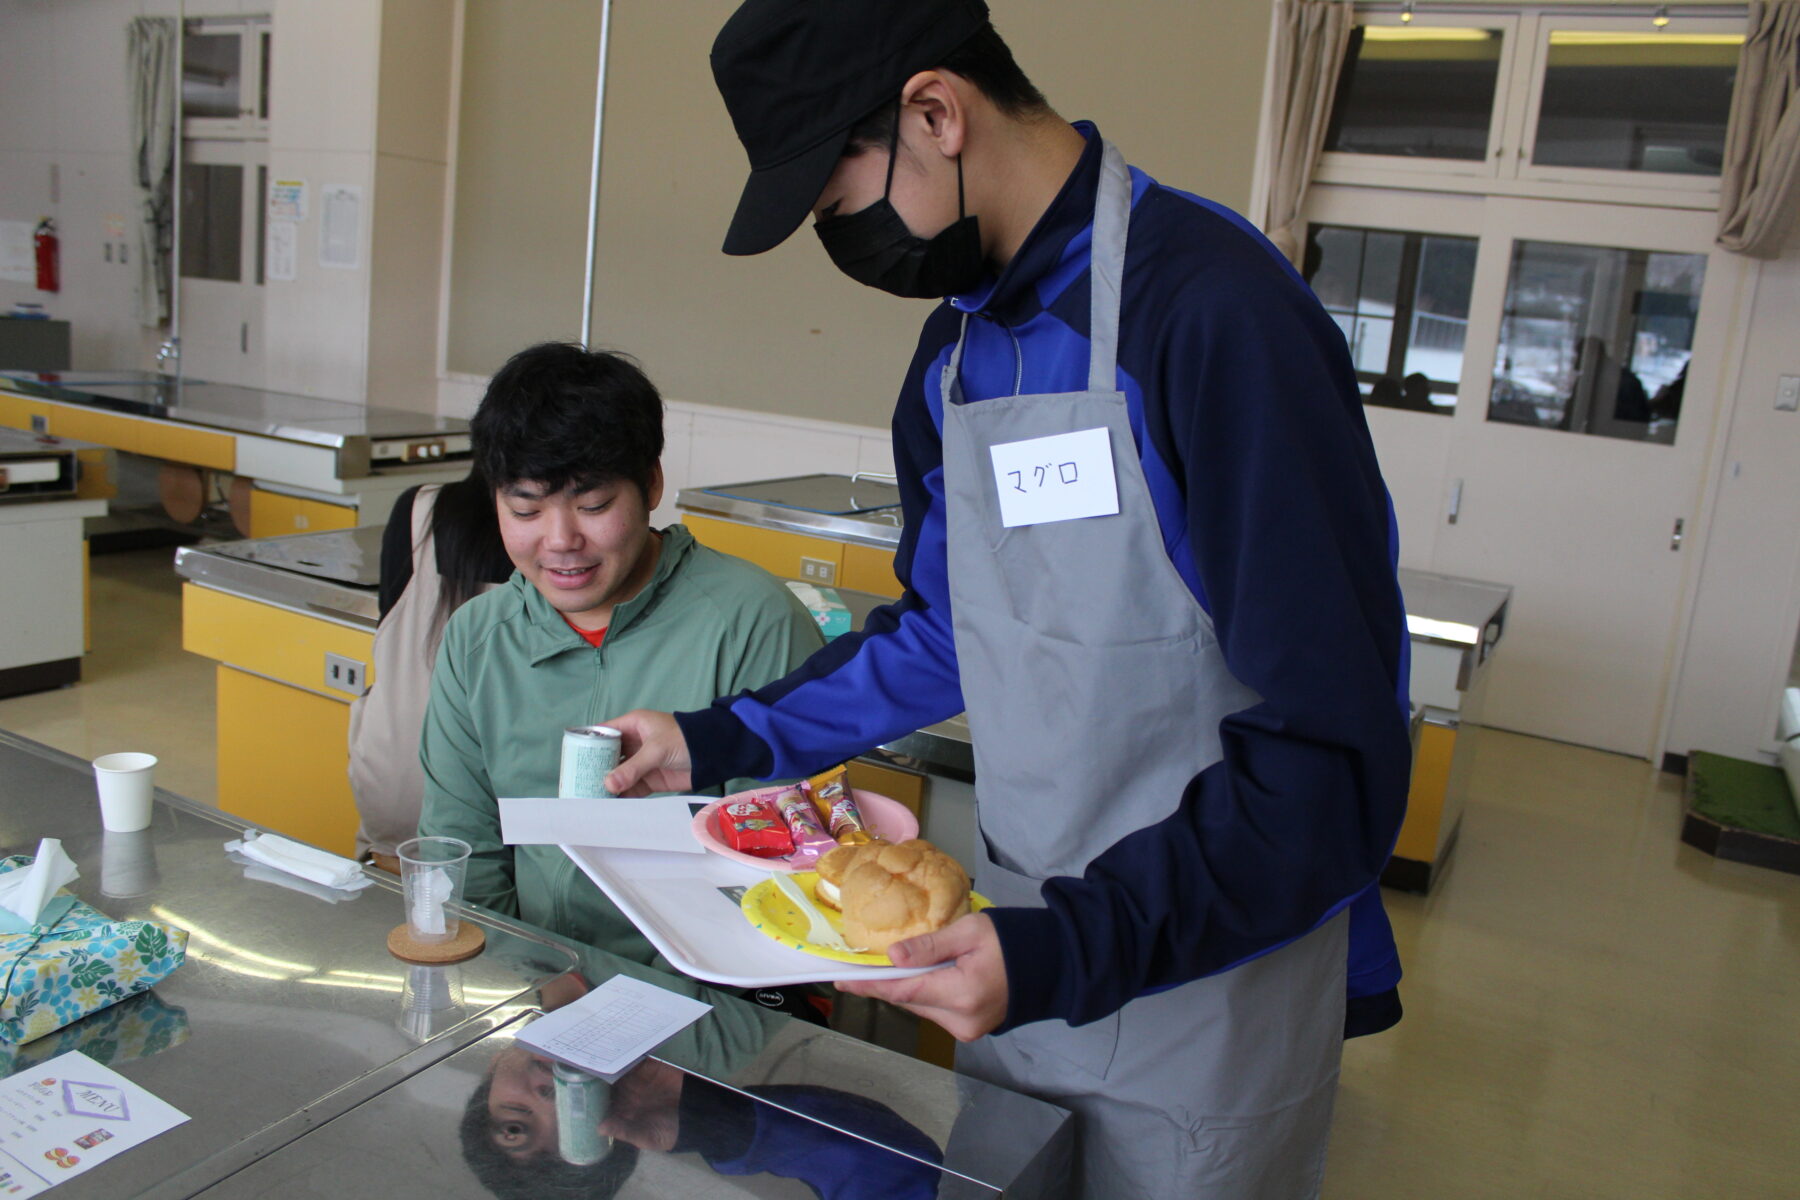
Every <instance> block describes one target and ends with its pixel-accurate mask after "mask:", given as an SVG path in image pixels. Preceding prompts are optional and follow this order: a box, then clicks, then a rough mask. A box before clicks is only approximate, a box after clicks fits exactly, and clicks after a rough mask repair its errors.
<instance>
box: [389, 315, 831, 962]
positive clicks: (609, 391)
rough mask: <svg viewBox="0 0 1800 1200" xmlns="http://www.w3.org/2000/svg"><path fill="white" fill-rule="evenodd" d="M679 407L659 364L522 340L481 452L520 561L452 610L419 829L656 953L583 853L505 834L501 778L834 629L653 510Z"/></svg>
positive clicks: (500, 378)
mask: <svg viewBox="0 0 1800 1200" xmlns="http://www.w3.org/2000/svg"><path fill="white" fill-rule="evenodd" d="M662 416H663V410H662V400H661V398H660V397H659V396H658V395H657V393H656V389H655V387H654V386H652V385H651V383H650V381H649V380H648V379H647V378H645V377H644V374H643V372H641V371H639V370H638V369H637V368H636V367H635V366H633V365H631V364H630V363H628V362H626V361H625V360H623V359H621V358H619V357H617V356H615V355H611V354H596V353H589V352H588V351H586V350H583V349H581V348H580V347H577V346H568V345H558V344H547V345H542V346H535V347H533V348H532V349H529V350H526V351H523V352H521V353H519V354H518V355H515V356H514V357H513V359H512V360H511V361H509V362H508V363H507V364H506V365H505V366H504V367H502V368H501V369H500V371H499V373H498V374H496V375H495V376H494V378H493V380H492V381H491V382H490V383H489V384H488V389H487V394H486V396H484V397H483V399H482V402H481V407H480V409H478V410H477V411H476V413H475V418H474V421H473V423H472V440H473V442H474V452H475V463H476V466H477V468H478V469H479V470H480V471H481V472H482V474H483V476H484V478H485V479H486V481H487V483H488V484H489V485H490V486H491V487H492V488H493V492H494V504H495V510H496V512H497V513H498V516H499V524H500V536H501V540H502V541H503V542H504V543H505V547H506V553H507V556H508V557H509V558H511V559H512V562H513V566H514V567H515V568H516V569H515V570H514V571H513V574H512V578H510V579H509V580H507V582H506V583H504V584H502V585H501V586H500V587H498V588H496V589H494V590H493V591H490V592H488V593H487V594H486V595H483V596H480V597H477V598H476V599H474V600H471V601H469V602H468V603H467V604H465V605H463V607H462V608H460V609H458V610H457V612H456V615H455V616H453V617H452V618H451V619H450V622H449V624H448V625H447V626H446V627H445V629H444V637H443V645H442V646H441V647H440V649H439V651H438V657H437V665H436V666H435V667H434V668H433V671H432V677H431V699H430V702H429V704H428V705H427V708H426V712H425V725H424V728H423V730H422V732H421V737H420V742H419V757H420V760H421V762H422V763H423V765H424V769H425V792H424V808H423V811H422V813H421V814H420V818H419V832H420V833H421V834H438V835H444V836H448V837H456V838H461V839H462V840H464V841H466V842H468V843H469V845H470V846H471V847H473V851H474V852H473V854H472V855H471V857H470V860H469V868H468V878H467V884H466V895H467V898H468V899H469V900H470V901H471V902H473V903H475V904H481V905H485V906H486V907H488V908H491V909H494V910H496V911H498V912H502V913H506V914H508V915H511V916H517V917H519V918H521V919H522V920H525V921H528V922H530V923H531V924H533V925H537V926H540V927H541V928H544V929H548V930H550V931H552V932H554V933H557V934H561V935H563V936H565V937H568V938H572V939H574V940H575V941H578V942H584V943H587V944H588V945H592V946H598V947H600V948H602V949H604V950H608V951H610V952H612V953H614V954H617V955H620V956H622V957H625V958H630V959H634V960H636V961H638V962H645V963H648V962H650V961H651V960H652V958H653V957H654V952H653V950H652V948H651V946H650V944H649V943H648V942H647V941H646V940H645V939H644V937H643V935H641V934H640V933H638V931H637V930H636V929H635V928H634V927H633V926H632V924H631V922H630V921H629V920H627V919H626V918H625V916H624V915H623V914H622V913H620V912H619V910H618V909H617V908H616V907H614V905H613V904H612V902H611V901H609V900H608V899H607V898H606V896H605V895H604V894H603V893H602V892H601V891H600V890H599V889H598V888H596V887H595V886H594V884H593V883H592V882H591V881H589V880H588V878H587V877H586V876H585V875H583V874H582V873H581V872H580V871H579V870H578V869H577V868H576V866H575V864H574V863H573V862H571V861H570V860H569V858H568V856H567V855H565V854H563V852H562V851H561V850H559V849H557V848H556V847H555V846H507V845H505V844H503V843H502V842H501V839H500V814H499V806H498V804H497V803H496V797H499V796H554V795H556V784H557V770H558V766H559V756H560V754H561V746H562V734H563V730H564V729H566V728H568V727H570V726H574V725H589V724H593V723H594V722H597V721H599V720H600V719H601V718H603V717H605V716H607V715H608V714H610V713H616V712H627V711H630V710H631V709H635V708H650V709H658V710H661V711H664V712H669V711H681V710H684V709H692V708H701V707H704V706H705V705H707V704H710V703H711V702H712V699H713V697H715V696H721V695H730V694H733V693H736V692H739V691H742V690H743V689H745V688H755V687H760V686H762V685H763V684H766V683H768V682H770V681H772V680H775V679H779V678H780V677H782V676H783V675H785V674H787V673H788V672H789V671H791V670H793V669H794V668H795V667H797V666H799V665H800V663H801V662H802V661H803V660H804V659H805V658H806V657H807V655H809V654H811V653H812V652H813V651H814V650H816V649H818V647H819V646H820V645H821V644H822V639H821V637H820V635H819V630H818V627H817V625H815V624H814V623H813V620H812V618H811V617H810V616H809V615H808V614H807V612H806V610H805V608H803V607H802V606H801V605H800V603H799V601H798V600H796V599H795V598H794V597H793V595H792V594H791V593H789V592H788V590H787V588H785V587H784V586H782V584H781V583H780V582H779V581H778V580H776V579H775V577H774V576H772V575H770V574H769V573H768V572H766V571H764V570H763V569H762V568H760V567H756V566H753V565H752V564H750V563H747V562H745V561H743V560H742V559H738V558H733V557H731V556H729V555H726V554H720V553H719V552H717V551H715V550H709V549H707V548H706V547H704V546H701V545H698V544H697V543H695V541H694V539H693V537H692V535H691V534H689V533H688V531H687V529H686V528H685V527H683V526H681V525H671V526H669V527H668V528H667V529H663V530H660V531H659V530H655V529H652V528H651V527H650V512H651V510H652V509H654V508H655V507H656V505H657V503H658V502H659V501H660V500H661V498H662V486H663V477H662V467H661V464H660V459H661V456H662V447H663V428H662ZM735 786H744V787H748V786H751V781H749V780H745V781H743V782H742V783H741V785H735Z"/></svg>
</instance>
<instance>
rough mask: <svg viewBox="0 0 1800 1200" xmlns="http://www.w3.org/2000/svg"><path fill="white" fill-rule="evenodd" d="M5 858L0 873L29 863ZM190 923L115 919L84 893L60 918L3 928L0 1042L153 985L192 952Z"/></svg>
mask: <svg viewBox="0 0 1800 1200" xmlns="http://www.w3.org/2000/svg"><path fill="white" fill-rule="evenodd" d="M30 863H31V859H30V858H28V857H24V856H15V857H12V858H6V859H0V874H5V873H6V872H8V871H12V870H15V869H17V868H19V867H24V866H29V865H30ZM187 939H188V935H187V930H185V929H176V928H175V927H174V926H172V925H164V924H162V923H161V922H159V921H115V920H113V919H112V918H111V917H108V916H107V915H106V914H105V913H102V912H100V911H99V910H97V909H95V908H92V907H90V906H88V905H86V904H83V903H81V902H80V901H79V900H77V901H75V903H74V905H73V907H71V908H70V909H69V910H68V912H67V913H65V914H64V915H63V916H62V918H61V919H60V920H57V921H55V922H53V923H52V924H50V925H34V926H33V927H32V928H31V929H29V930H27V931H26V932H24V933H9V934H0V981H3V983H4V989H5V990H4V992H0V1042H5V1043H11V1044H15V1045H16V1044H18V1043H20V1042H29V1041H31V1040H32V1039H33V1038H39V1037H43V1036H44V1035H45V1034H47V1033H52V1032H54V1031H56V1030H58V1029H61V1028H62V1027H63V1026H64V1025H67V1024H69V1023H70V1022H72V1021H79V1020H80V1019H81V1018H82V1017H85V1016H87V1015H88V1014H89V1013H91V1012H98V1011H99V1010H100V1009H103V1008H105V1007H107V1006H108V1005H110V1004H115V1003H117V1002H118V1001H120V1000H123V999H125V998H126V997H127V996H135V995H137V994H138V993H139V992H142V991H147V990H148V989H150V988H152V987H155V986H156V985H157V984H158V983H159V982H161V981H162V980H163V979H165V978H166V977H167V976H168V975H169V974H170V973H171V972H173V971H174V970H175V968H176V967H179V966H180V965H181V964H182V961H183V960H184V959H185V958H186V957H187Z"/></svg>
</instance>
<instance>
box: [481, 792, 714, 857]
mask: <svg viewBox="0 0 1800 1200" xmlns="http://www.w3.org/2000/svg"><path fill="white" fill-rule="evenodd" d="M499 803H500V840H501V841H503V842H505V843H506V844H507V845H508V846H605V847H608V848H610V849H615V850H668V851H672V852H674V853H678V854H705V853H706V847H704V846H702V845H701V844H700V843H699V842H697V841H695V840H694V805H695V804H696V803H698V804H702V805H705V804H711V803H712V797H710V796H651V797H648V798H646V799H642V800H620V799H600V800H575V799H568V798H564V797H555V796H549V797H543V796H539V797H507V796H503V797H501V798H500V801H499Z"/></svg>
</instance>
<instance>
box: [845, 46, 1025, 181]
mask: <svg viewBox="0 0 1800 1200" xmlns="http://www.w3.org/2000/svg"><path fill="white" fill-rule="evenodd" d="M934 65H935V66H936V67H937V68H938V69H939V70H943V71H949V72H951V73H952V74H956V75H961V76H962V77H963V78H964V79H967V80H968V81H969V82H970V83H972V84H974V85H975V87H976V90H978V91H979V92H980V93H981V94H982V95H983V96H986V97H987V99H988V101H989V103H991V104H992V105H993V106H994V107H995V108H997V109H999V110H1000V111H1001V112H1003V113H1005V114H1006V115H1007V116H1009V117H1012V118H1014V119H1019V118H1024V117H1035V116H1041V115H1042V114H1044V113H1046V112H1048V111H1049V110H1050V105H1049V103H1048V102H1047V101H1046V100H1045V99H1044V93H1042V92H1040V91H1038V89H1037V85H1036V84H1034V83H1032V82H1031V80H1030V79H1029V78H1028V77H1027V76H1026V74H1025V72H1024V71H1023V70H1021V69H1020V68H1019V64H1018V62H1017V61H1016V60H1015V59H1014V58H1013V52H1012V48H1011V47H1009V46H1008V45H1007V44H1006V42H1005V40H1004V39H1002V38H1001V36H1000V32H999V30H997V29H995V28H994V26H993V24H992V23H991V22H990V23H988V24H984V25H983V26H982V27H981V28H980V29H978V30H976V31H975V34H974V36H972V37H971V38H969V40H968V41H966V42H964V43H963V44H962V45H960V46H958V47H957V48H956V49H954V50H952V51H950V53H949V54H947V55H945V56H944V60H943V61H942V62H940V63H936V64H934ZM899 107H900V98H899V97H898V96H896V97H894V99H892V100H889V101H888V102H887V103H885V104H883V105H882V106H881V107H880V108H878V109H876V110H875V111H874V112H872V113H870V114H869V115H868V116H866V117H864V118H863V119H862V120H860V121H858V122H857V123H856V124H855V125H853V126H851V127H850V142H849V146H848V152H849V153H852V154H856V153H859V152H861V151H863V150H874V149H886V148H887V147H889V146H892V145H893V144H894V127H895V124H896V122H897V120H898V117H899V112H898V110H899Z"/></svg>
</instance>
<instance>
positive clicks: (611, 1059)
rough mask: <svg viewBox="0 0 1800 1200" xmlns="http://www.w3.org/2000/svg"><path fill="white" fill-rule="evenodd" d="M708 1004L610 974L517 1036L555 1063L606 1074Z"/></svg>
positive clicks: (626, 1065) (633, 1061)
mask: <svg viewBox="0 0 1800 1200" xmlns="http://www.w3.org/2000/svg"><path fill="white" fill-rule="evenodd" d="M711 1010H712V1005H710V1004H707V1003H705V1002H704V1001H700V1000H694V999H690V998H689V997H687V996H678V995H676V994H675V993H674V992H671V991H667V990H666V989H664V988H659V987H657V986H656V985H655V984H653V983H645V982H644V981H643V980H641V979H633V978H631V977H630V976H629V975H614V976H613V977H612V978H611V979H609V980H607V981H606V982H605V983H603V984H601V985H600V986H599V987H597V988H595V989H594V990H593V991H591V992H589V993H588V994H587V995H585V996H583V997H582V998H581V999H579V1000H577V1001H575V1003H573V1004H568V1005H564V1006H563V1007H562V1008H559V1009H557V1010H556V1011H555V1012H553V1013H550V1014H548V1015H546V1016H543V1017H539V1018H538V1019H537V1020H535V1021H533V1022H532V1023H531V1024H529V1025H527V1026H526V1027H525V1028H524V1029H523V1030H521V1031H520V1032H519V1040H520V1041H521V1042H523V1043H525V1044H526V1045H527V1046H530V1047H531V1048H532V1049H534V1050H536V1051H538V1052H539V1053H541V1054H544V1055H547V1056H548V1057H550V1058H554V1059H556V1060H557V1061H558V1062H564V1063H568V1064H569V1065H570V1066H571V1067H578V1068H580V1069H581V1070H583V1071H586V1072H587V1073H588V1074H590V1075H603V1076H605V1077H607V1078H608V1079H611V1078H614V1077H616V1076H619V1075H623V1074H624V1073H625V1072H626V1071H628V1070H630V1069H631V1068H632V1067H634V1066H636V1065H637V1063H638V1060H639V1059H641V1058H643V1057H644V1055H646V1054H648V1053H650V1052H651V1051H652V1050H654V1049H656V1048H657V1047H658V1046H660V1045H662V1044H663V1043H664V1042H666V1041H668V1040H669V1039H670V1038H672V1037H674V1036H675V1035H676V1034H678V1033H680V1032H681V1031H682V1030H683V1029H686V1028H687V1027H688V1026H689V1025H692V1024H693V1023H694V1022H695V1021H698V1020H699V1019H700V1018H701V1017H704V1016H705V1015H706V1014H707V1013H708V1012H710V1011H711Z"/></svg>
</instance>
